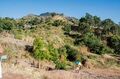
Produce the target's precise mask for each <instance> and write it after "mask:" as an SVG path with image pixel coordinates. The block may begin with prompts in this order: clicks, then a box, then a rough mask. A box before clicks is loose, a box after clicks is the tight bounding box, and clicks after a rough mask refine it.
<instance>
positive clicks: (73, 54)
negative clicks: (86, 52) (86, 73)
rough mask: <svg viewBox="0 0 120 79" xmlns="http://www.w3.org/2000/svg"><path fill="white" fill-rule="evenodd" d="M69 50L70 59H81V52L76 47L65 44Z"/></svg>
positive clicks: (68, 56) (68, 57)
mask: <svg viewBox="0 0 120 79" xmlns="http://www.w3.org/2000/svg"><path fill="white" fill-rule="evenodd" d="M65 47H66V49H67V51H66V53H67V59H68V60H69V61H76V60H77V59H79V52H78V51H77V50H75V49H74V48H72V47H70V46H69V45H66V46H65Z"/></svg>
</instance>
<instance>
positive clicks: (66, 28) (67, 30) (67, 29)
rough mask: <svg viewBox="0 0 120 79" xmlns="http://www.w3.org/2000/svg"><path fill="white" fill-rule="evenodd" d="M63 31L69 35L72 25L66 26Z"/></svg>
mask: <svg viewBox="0 0 120 79" xmlns="http://www.w3.org/2000/svg"><path fill="white" fill-rule="evenodd" d="M63 30H64V31H65V32H67V33H69V32H70V31H71V25H66V26H64V28H63Z"/></svg>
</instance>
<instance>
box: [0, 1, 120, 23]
mask: <svg viewBox="0 0 120 79" xmlns="http://www.w3.org/2000/svg"><path fill="white" fill-rule="evenodd" d="M44 12H60V13H64V14H65V15H67V16H73V17H77V18H80V17H81V16H84V15H85V13H86V12H88V13H90V14H92V15H97V16H100V17H101V18H102V19H105V18H111V19H112V20H113V21H115V22H120V0H0V17H13V18H20V17H22V16H25V15H27V14H31V13H32V14H37V15H39V14H41V13H44Z"/></svg>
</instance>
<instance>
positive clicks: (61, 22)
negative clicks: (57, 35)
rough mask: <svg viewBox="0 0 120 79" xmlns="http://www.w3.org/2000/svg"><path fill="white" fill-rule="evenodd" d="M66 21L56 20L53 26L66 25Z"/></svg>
mask: <svg viewBox="0 0 120 79" xmlns="http://www.w3.org/2000/svg"><path fill="white" fill-rule="evenodd" d="M65 24H66V23H65V22H64V21H62V20H55V21H54V23H53V24H52V25H53V26H64V25H65Z"/></svg>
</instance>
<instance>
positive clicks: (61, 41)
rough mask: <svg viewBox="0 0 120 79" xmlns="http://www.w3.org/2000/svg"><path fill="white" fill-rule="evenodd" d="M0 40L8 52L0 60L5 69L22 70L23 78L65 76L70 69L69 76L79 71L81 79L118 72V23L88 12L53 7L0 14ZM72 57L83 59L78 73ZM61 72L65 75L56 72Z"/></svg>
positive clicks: (75, 77)
mask: <svg viewBox="0 0 120 79" xmlns="http://www.w3.org/2000/svg"><path fill="white" fill-rule="evenodd" d="M0 44H1V46H2V47H3V48H4V52H5V54H6V55H8V59H7V60H6V61H5V62H4V63H3V68H4V70H5V71H4V73H5V75H6V74H8V75H9V74H12V75H14V74H20V75H21V74H22V75H25V79H29V77H30V79H31V78H32V79H39V78H42V77H43V76H44V77H45V78H43V79H52V77H55V78H56V79H67V77H69V75H70V74H72V75H71V78H70V79H79V77H80V76H81V75H83V78H82V79H99V77H98V76H100V79H119V78H120V75H119V74H120V70H119V68H120V25H119V24H117V23H115V22H113V21H112V20H111V19H105V20H101V19H100V17H98V16H93V15H91V14H89V13H86V15H85V16H83V17H81V18H80V19H77V18H75V17H68V16H65V15H64V14H62V13H54V12H53V13H49V12H47V13H42V14H40V15H34V14H29V15H27V16H24V17H22V18H19V19H14V18H9V17H5V18H0ZM76 61H80V62H81V63H82V65H83V67H82V70H81V71H80V72H79V73H75V72H74V67H75V62H76ZM12 70H13V71H12ZM49 70H50V71H49ZM93 70H94V71H93ZM41 71H42V72H44V73H40V72H41ZM107 71H109V73H103V72H107ZM32 73H34V74H32ZM52 73H54V74H56V75H53V74H52ZM64 73H65V74H67V76H66V75H65V76H64V77H60V75H59V74H64ZM111 74H112V75H111ZM30 75H33V77H32V76H30ZM89 75H90V76H89ZM110 76H111V77H110ZM6 79H8V78H7V77H6ZM16 79H17V78H16Z"/></svg>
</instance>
